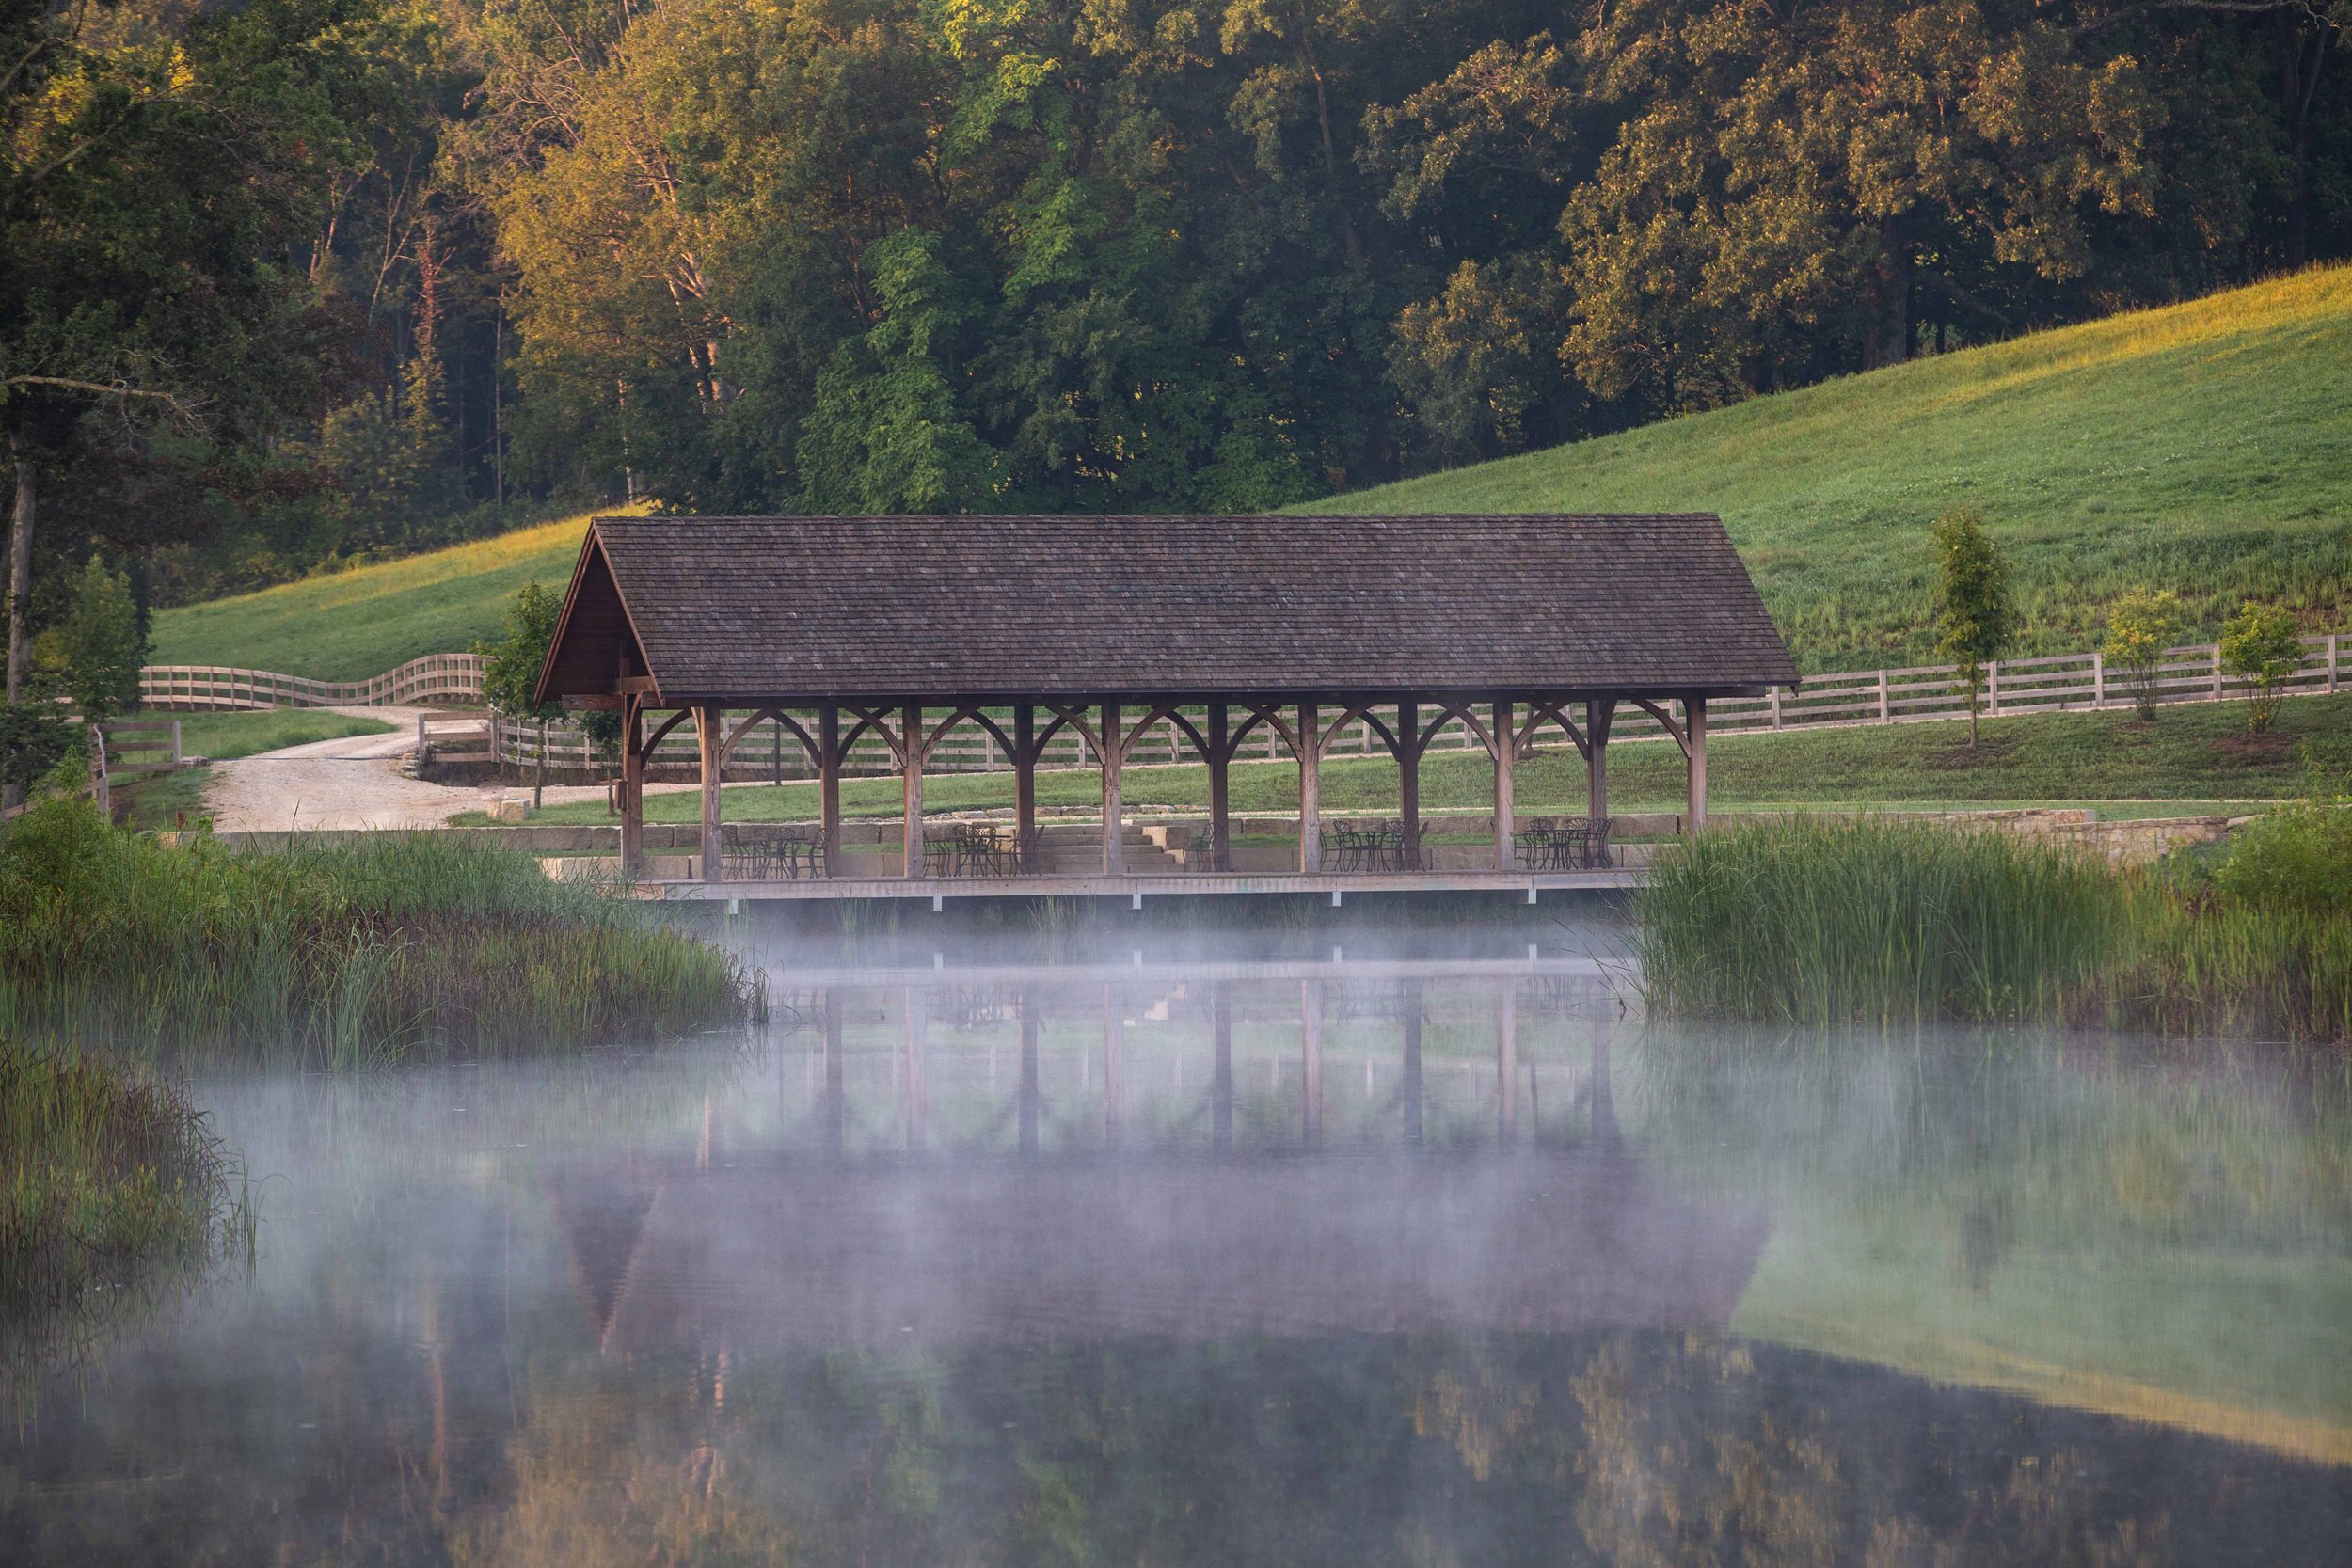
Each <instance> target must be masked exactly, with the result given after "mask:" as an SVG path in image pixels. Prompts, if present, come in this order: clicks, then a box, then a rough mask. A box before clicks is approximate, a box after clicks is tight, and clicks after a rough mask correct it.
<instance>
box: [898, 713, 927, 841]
mask: <svg viewBox="0 0 2352 1568" xmlns="http://www.w3.org/2000/svg"><path fill="white" fill-rule="evenodd" d="M898 770H899V775H900V777H901V778H902V779H903V780H904V781H905V785H906V794H905V800H906V808H905V809H906V820H907V825H906V854H905V857H904V862H905V869H906V874H907V875H908V876H910V877H920V876H922V875H923V705H922V704H920V703H909V704H908V705H907V706H906V716H905V718H904V719H903V720H902V721H900V725H899V730H898Z"/></svg>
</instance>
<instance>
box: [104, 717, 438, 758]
mask: <svg viewBox="0 0 2352 1568" xmlns="http://www.w3.org/2000/svg"><path fill="white" fill-rule="evenodd" d="M147 717H149V718H154V719H177V720H179V721H180V749H181V750H182V751H183V752H186V753H187V754H188V755H189V756H192V757H209V758H211V759H212V760H213V761H215V762H231V761H234V760H235V759H236V758H238V757H250V756H258V755H260V754H261V753H262V752H277V751H282V750H284V749H285V748H286V747H288V746H309V745H311V744H313V743H314V742H317V741H321V740H348V739H350V738H352V737H353V736H362V735H389V733H390V732H391V729H392V726H391V725H390V724H388V723H386V722H385V721H383V720H381V719H364V718H361V717H360V716H359V715H358V714H353V713H335V712H331V711H329V710H327V709H326V708H315V707H270V708H256V709H254V710H253V711H252V712H250V713H172V714H151V715H148V716H147Z"/></svg>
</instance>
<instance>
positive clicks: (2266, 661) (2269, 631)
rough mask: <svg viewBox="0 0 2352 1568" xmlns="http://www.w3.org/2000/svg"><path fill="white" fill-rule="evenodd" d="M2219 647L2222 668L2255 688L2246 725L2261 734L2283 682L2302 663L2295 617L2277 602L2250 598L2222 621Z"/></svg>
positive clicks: (2276, 702) (2299, 667) (2268, 724)
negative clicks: (2274, 603) (2271, 603)
mask: <svg viewBox="0 0 2352 1568" xmlns="http://www.w3.org/2000/svg"><path fill="white" fill-rule="evenodd" d="M2220 651H2221V668H2222V669H2224V670H2226V671H2228V672H2229V673H2231V674H2233V675H2237V676H2240V677H2242V678H2243V679H2245V680H2246V681H2248V682H2249V683H2250V685H2251V687H2252V693H2251V695H2252V703H2251V705H2250V706H2249V709H2248V712H2247V716H2246V727H2247V728H2248V729H2249V730H2250V731H2252V732H2253V733H2254V734H2256V735H2260V734H2261V733H2262V732H2263V731H2265V730H2266V729H2268V728H2270V716H2271V713H2272V712H2273V710H2274V709H2276V707H2277V706H2278V701H2279V686H2280V682H2282V681H2284V680H2285V679H2286V678H2287V677H2288V676H2290V675H2292V674H2294V673H2295V672H2296V671H2297V670H2299V669H2301V668H2302V665H2303V643H2302V640H2301V639H2300V638H2299V637H2297V636H2296V627H2295V617H2294V616H2293V615H2291V614H2289V613H2288V612H2287V611H2286V610H2281V609H2280V608H2278V607H2277V606H2275V605H2265V604H2258V603H2256V602H2255V601H2254V600H2252V599H2249V600H2247V601H2246V606H2245V608H2244V609H2242V610H2239V611H2238V612H2237V613H2236V614H2235V615H2233V616H2231V617H2230V618H2229V619H2228V620H2227V621H2224V622H2223V623H2221V648H2220Z"/></svg>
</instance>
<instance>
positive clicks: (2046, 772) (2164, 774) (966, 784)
mask: <svg viewBox="0 0 2352 1568" xmlns="http://www.w3.org/2000/svg"><path fill="white" fill-rule="evenodd" d="M2307 758H2308V759H2309V761H2310V762H2311V763H2312V764H2315V765H2316V766H2318V767H2319V768H2322V769H2323V770H2324V771H2326V772H2327V773H2328V774H2329V775H2331V776H2332V777H2334V778H2337V779H2342V778H2343V777H2344V776H2345V775H2346V774H2347V773H2352V694H2347V695H2343V696H2335V697H2298V698H2295V699H2293V700H2291V701H2288V702H2285V703H2282V704H2281V705H2280V707H2279V717H2278V721H2277V722H2276V724H2275V725H2274V726H2273V729H2272V731H2271V733H2270V734H2269V735H2266V736H2249V735H2248V734H2247V733H2246V705H2245V704H2243V703H2234V702H2233V703H2222V704H2196V705H2184V706H2180V707H2172V708H2166V709H2164V710H2163V711H2162V714H2161V716H2160V717H2159V718H2158V719H2157V721H2155V722H2154V723H2153V724H2143V723H2141V722H2139V721H2137V719H2135V718H2133V717H2131V716H2130V715H2128V714H2122V713H2083V714H2028V715H2025V716H2022V717H2018V718H2005V719H1988V720H1985V721H1983V725H1982V728H1981V732H1980V739H1979V745H1978V748H1977V750H1976V751H1975V752H1970V751H1969V750H1968V747H1967V726H1966V725H1965V724H1964V723H1961V722H1943V721H1938V722H1934V723H1922V724H1897V725H1891V726H1884V727H1876V726H1873V727H1862V728H1855V729H1843V730H1815V731H1809V732H1808V731H1791V732H1787V733H1784V734H1780V735H1770V734H1764V735H1721V736H1716V737H1715V738H1714V739H1713V740H1712V741H1711V742H1710V743H1709V744H1708V780H1709V788H1708V802H1709V803H1710V804H1711V805H1713V806H1715V807H1717V808H1722V809H1735V810H1736V809H1738V808H1740V807H1743V806H1744V807H1750V808H1757V807H1772V806H1823V807H1832V806H1888V807H1894V806H1909V805H1918V806H1928V807H1941V806H1963V805H1965V806H2001V805H2020V804H2045V805H2046V804H2090V803H2096V804H2098V805H2100V806H2101V807H2102V808H2103V810H2105V811H2106V812H2107V813H2108V814H2109V815H2139V816H2146V815H2171V814H2174V813H2184V812H2194V811H2198V810H2204V809H2225V808H2224V807H2223V806H2221V805H2218V804H2217V802H2249V801H2262V800H2279V799H2281V798H2284V797H2287V796H2291V795H2296V794H2299V793H2301V792H2302V791H2303V790H2304V789H2305V788H2306V787H2307V784H2308V775H2307V772H2306V759H2307ZM1609 770H1610V771H1609V781H1610V804H1611V806H1612V808H1613V809H1614V810H1617V811H1623V812H1634V811H1675V810H1679V809H1680V807H1681V804H1682V801H1683V798H1684V796H1683V790H1684V784H1683V771H1682V756H1681V753H1680V752H1678V751H1677V750H1676V749H1675V748H1674V747H1673V746H1672V745H1669V744H1666V743H1663V742H1659V741H1643V742H1638V743H1629V744H1621V745H1613V746H1612V747H1611V748H1610V749H1609ZM1493 780H1494V771H1493V768H1492V767H1491V766H1490V765H1489V764H1488V763H1487V762H1486V759H1485V758H1484V757H1483V756H1472V755H1468V754H1445V753H1433V754H1432V755H1430V756H1429V757H1428V758H1427V759H1426V760H1425V761H1424V762H1423V764H1422V809H1423V810H1424V811H1427V812H1443V811H1470V812H1483V811H1486V810H1487V809H1488V808H1489V806H1490V804H1491V802H1492V800H1493V795H1492V791H1493V788H1494V783H1493ZM1101 787H1102V786H1101V784H1100V783H1099V781H1098V779H1097V777H1096V775H1095V774H1094V773H1093V772H1091V771H1083V772H1080V771H1067V772H1047V773H1041V774H1039V775H1038V801H1039V803H1040V804H1041V805H1047V806H1089V805H1096V804H1099V803H1100V802H1101V800H1102V794H1101ZM1516 791H1517V798H1518V809H1519V810H1520V812H1521V813H1522V814H1526V815H1535V814H1539V813H1560V812H1581V811H1582V810H1583V809H1584V800H1585V778H1584V764H1583V760H1582V759H1581V757H1579V756H1578V755H1577V754H1576V752H1574V751H1570V750H1563V751H1546V752H1542V753H1540V754H1539V755H1537V756H1536V757H1535V758H1534V760H1532V761H1530V762H1525V763H1522V764H1520V766H1519V769H1518V777H1517V780H1516ZM1208 798H1209V794H1208V772H1207V769H1205V768H1200V767H1198V766H1185V767H1158V768H1129V769H1128V770H1127V773H1126V778H1125V800H1126V803H1127V808H1128V810H1130V811H1131V812H1142V811H1149V810H1150V809H1152V808H1153V807H1173V808H1175V809H1178V810H1182V811H1205V810H1207V808H1208ZM923 801H924V805H925V806H926V808H927V809H929V810H930V811H938V812H946V811H963V810H975V809H979V808H984V807H991V806H1010V805H1011V804H1012V780H1011V776H1010V775H1009V774H1003V773H996V774H940V775H936V776H934V777H932V778H930V779H929V780H927V781H925V784H924V786H923ZM841 802H842V809H843V811H844V812H845V813H846V814H848V815H850V816H890V817H895V816H898V815H899V814H900V809H901V808H900V795H899V785H898V780H897V779H895V778H882V779H850V780H846V781H844V783H843V784H842V786H841ZM1323 802H1324V809H1325V810H1327V811H1330V812H1394V811H1395V810H1396V809H1397V789H1396V768H1395V765H1394V764H1393V763H1390V762H1387V761H1366V760H1354V759H1349V760H1341V761H1334V762H1328V763H1326V764H1325V765H1324V770H1323ZM1232 804H1233V810H1235V811H1236V812H1272V813H1283V812H1295V811H1296V810H1297V809H1298V773H1297V768H1296V766H1295V764H1293V763H1290V762H1287V761H1285V762H1258V763H1237V764H1235V766H1234V768H1233V780H1232ZM725 811H726V816H727V819H728V820H729V821H736V822H758V821H777V820H791V819H797V820H806V819H808V818H811V817H813V816H815V815H816V812H817V786H816V785H815V784H810V783H800V784H784V785H781V786H773V785H765V784H734V785H730V786H728V788H727V791H726V806H725ZM700 815H701V806H700V803H699V797H698V796H697V795H696V794H694V793H693V792H692V791H681V792H670V793H661V794H654V795H648V796H647V797H646V798H645V816H646V819H647V820H648V821H653V822H692V821H695V820H698V819H699V817H700ZM532 820H533V821H538V822H609V821H612V820H613V818H612V816H611V815H610V814H609V813H608V812H607V811H606V810H605V808H604V805H603V802H601V801H597V800H589V801H581V802H577V803H573V804H566V805H560V806H549V807H547V808H546V809H544V810H542V811H540V812H537V813H534V814H533V816H532Z"/></svg>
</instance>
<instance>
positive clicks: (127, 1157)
mask: <svg viewBox="0 0 2352 1568" xmlns="http://www.w3.org/2000/svg"><path fill="white" fill-rule="evenodd" d="M224 1177H225V1168H224V1162H223V1159H222V1155H221V1152H220V1150H219V1148H217V1146H216V1145H215V1143H214V1142H213V1140H212V1139H211V1137H210V1136H208V1135H207V1133H206V1132H205V1130H204V1125H203V1120H202V1118H201V1117H199V1115H198V1113H197V1112H196V1110H195V1109H194V1108H193V1107H192V1106H191V1105H190V1104H189V1101H188V1097H187V1094H186V1091H185V1090H183V1089H182V1088H180V1087H179V1086H178V1085H172V1084H168V1083H166V1082H164V1081H163V1080H161V1079H159V1078H154V1077H151V1076H146V1075H141V1074H136V1073H128V1072H125V1071H123V1070H121V1069H118V1068H115V1067H111V1066H108V1065H106V1064H103V1063H101V1062H99V1061H96V1060H94V1059H92V1058H90V1057H87V1056H85V1055H80V1054H77V1053H69V1052H37V1051H33V1050H30V1049H27V1048H25V1047H23V1046H16V1045H6V1044H0V1386H4V1387H6V1388H7V1389H8V1390H9V1391H10V1392H11V1393H12V1394H13V1393H14V1392H16V1391H18V1390H20V1389H22V1388H23V1387H24V1386H26V1385H28V1384H29V1382H30V1379H31V1377H32V1376H33V1375H34V1374H35V1373H37V1372H38V1370H40V1368H41V1367H43V1366H46V1365H51V1364H54V1363H55V1362H56V1361H57V1360H58V1359H60V1358H61V1356H63V1357H70V1356H71V1354H72V1352H73V1351H74V1350H75V1349H76V1348H77V1344H78V1342H79V1341H81V1340H82V1339H83V1338H87V1337H89V1336H94V1335H95V1334H97V1333H98V1332H100V1331H101V1330H102V1329H103V1327H104V1325H105V1324H106V1323H109V1322H111V1321H113V1320H114V1318H115V1317H116V1316H117V1315H118V1313H117V1310H116V1309H117V1308H119V1307H121V1306H122V1305H123V1304H125V1303H126V1302H135V1301H136V1300H138V1299H140V1298H141V1297H142V1296H143V1295H144V1294H145V1291H144V1289H143V1288H144V1287H147V1286H151V1285H152V1284H154V1283H156V1282H158V1281H167V1280H170V1279H173V1278H180V1277H185V1276H186V1275H189V1274H191V1273H193V1272H194V1271H196V1270H199V1269H200V1268H201V1267H202V1266H203V1265H204V1264H205V1263H206V1262H207V1261H209V1260H210V1259H211V1258H212V1256H213V1254H214V1249H215V1243H216V1242H217V1241H218V1240H219V1239H220V1237H221V1235H222V1231H223V1226H224V1222H225V1221H226V1220H227V1218H228V1217H229V1215H230V1212H231V1205H230V1201H229V1196H228V1184H227V1182H226V1180H224Z"/></svg>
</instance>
